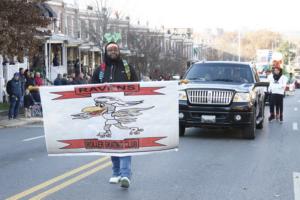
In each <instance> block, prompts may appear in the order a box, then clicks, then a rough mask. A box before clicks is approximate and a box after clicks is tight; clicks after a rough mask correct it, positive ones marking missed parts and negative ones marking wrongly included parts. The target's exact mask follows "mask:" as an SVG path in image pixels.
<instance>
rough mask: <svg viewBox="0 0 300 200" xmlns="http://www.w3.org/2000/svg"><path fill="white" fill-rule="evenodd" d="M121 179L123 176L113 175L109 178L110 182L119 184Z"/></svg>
mask: <svg viewBox="0 0 300 200" xmlns="http://www.w3.org/2000/svg"><path fill="white" fill-rule="evenodd" d="M120 180H121V176H113V177H111V178H110V179H109V183H110V184H118V183H119V182H120Z"/></svg>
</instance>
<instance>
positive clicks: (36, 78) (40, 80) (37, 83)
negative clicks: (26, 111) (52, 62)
mask: <svg viewBox="0 0 300 200" xmlns="http://www.w3.org/2000/svg"><path fill="white" fill-rule="evenodd" d="M34 81H35V85H36V86H42V85H43V79H42V78H41V77H35V78H34Z"/></svg>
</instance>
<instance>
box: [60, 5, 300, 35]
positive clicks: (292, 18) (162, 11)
mask: <svg viewBox="0 0 300 200" xmlns="http://www.w3.org/2000/svg"><path fill="white" fill-rule="evenodd" d="M64 1H65V2H67V3H74V2H75V1H77V3H78V4H79V6H80V7H81V8H85V7H86V5H87V4H91V5H92V4H93V3H92V2H95V0H64ZM107 1H108V2H109V5H110V6H111V7H113V9H116V10H119V11H120V12H121V13H122V14H123V15H124V16H127V15H129V16H130V18H131V19H132V20H133V22H134V23H137V21H140V23H141V24H142V25H146V23H147V22H148V23H149V25H150V27H153V28H154V27H157V28H160V27H161V26H164V27H166V28H173V27H177V28H193V29H194V30H196V31H201V30H204V29H207V28H211V29H214V28H224V29H225V30H256V29H270V30H274V31H300V22H299V19H300V0H107Z"/></svg>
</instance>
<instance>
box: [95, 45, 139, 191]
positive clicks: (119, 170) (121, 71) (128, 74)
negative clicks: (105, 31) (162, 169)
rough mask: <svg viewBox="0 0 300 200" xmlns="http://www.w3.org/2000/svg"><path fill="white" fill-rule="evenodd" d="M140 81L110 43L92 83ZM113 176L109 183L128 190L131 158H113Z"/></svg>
mask: <svg viewBox="0 0 300 200" xmlns="http://www.w3.org/2000/svg"><path fill="white" fill-rule="evenodd" d="M130 81H138V78H137V75H136V72H135V71H134V69H133V68H132V67H130V66H129V65H128V64H127V62H126V61H125V60H122V59H121V57H120V49H119V46H118V45H117V44H116V43H114V42H110V43H108V44H107V45H106V46H105V53H104V59H103V63H102V64H101V65H100V67H99V68H97V69H96V70H95V71H94V73H93V77H92V83H107V82H130ZM111 161H112V163H113V168H112V169H113V175H112V177H111V178H110V180H109V182H110V183H112V184H117V183H119V182H121V187H125V188H128V187H129V185H130V176H131V156H124V157H116V156H112V157H111Z"/></svg>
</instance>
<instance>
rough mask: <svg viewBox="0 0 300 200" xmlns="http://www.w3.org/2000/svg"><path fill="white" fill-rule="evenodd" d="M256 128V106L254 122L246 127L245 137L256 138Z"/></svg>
mask: <svg viewBox="0 0 300 200" xmlns="http://www.w3.org/2000/svg"><path fill="white" fill-rule="evenodd" d="M255 129H256V113H255V108H254V112H253V119H252V123H251V125H250V126H248V127H246V128H245V129H244V131H243V137H244V138H245V139H249V140H253V139H255Z"/></svg>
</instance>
